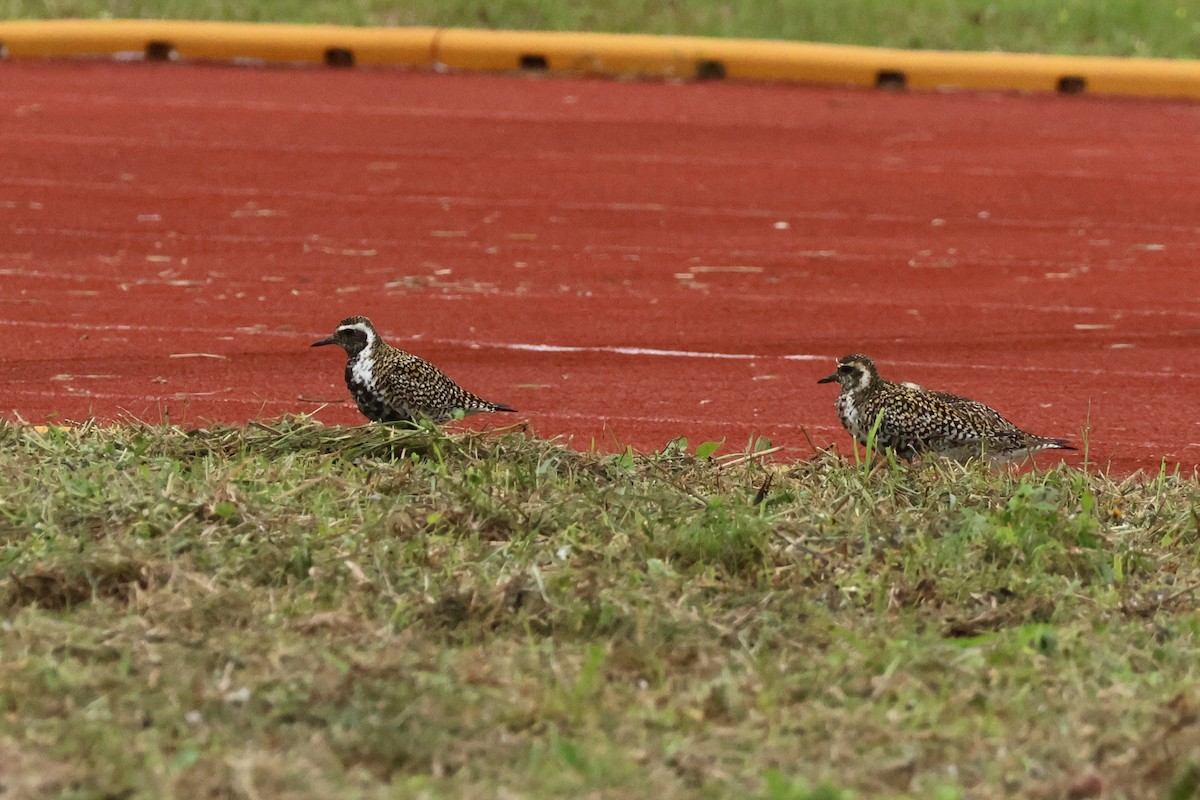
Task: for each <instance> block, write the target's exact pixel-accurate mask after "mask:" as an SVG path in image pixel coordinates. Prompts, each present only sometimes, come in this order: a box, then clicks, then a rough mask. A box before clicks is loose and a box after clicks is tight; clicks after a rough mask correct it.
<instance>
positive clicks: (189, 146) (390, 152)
mask: <svg viewBox="0 0 1200 800" xmlns="http://www.w3.org/2000/svg"><path fill="white" fill-rule="evenodd" d="M0 142H6V143H12V144H15V145H26V146H34V145H43V144H52V145H64V146H67V147H71V148H78V147H124V148H128V149H137V150H139V151H145V150H147V149H154V150H160V151H171V150H202V151H206V152H216V151H228V152H241V153H260V152H265V153H271V154H272V155H278V154H280V153H287V154H291V155H302V156H311V157H320V156H361V157H363V158H368V157H369V158H371V159H372V160H375V161H383V160H387V159H406V158H407V159H428V158H442V159H445V158H454V159H458V160H472V159H484V158H486V159H487V160H489V161H497V160H498V161H511V162H520V161H539V162H540V161H548V162H568V163H580V162H596V163H600V164H630V163H633V164H642V165H653V166H679V167H720V168H738V169H747V168H769V169H772V170H775V171H778V170H787V169H794V170H801V169H803V170H804V171H805V173H806V174H809V175H811V173H812V170H813V166H814V165H813V164H811V163H810V162H807V161H801V160H799V159H788V158H780V159H767V158H745V157H731V158H719V157H715V156H681V155H674V154H657V153H637V152H634V153H604V152H586V153H580V152H577V151H570V150H563V151H556V150H525V151H512V152H503V151H489V152H488V153H487V154H486V155H485V154H482V153H477V154H473V155H472V154H464V153H463V152H462V151H460V150H456V149H453V148H442V147H386V146H384V147H367V146H359V147H350V146H344V145H294V144H287V143H281V142H273V143H270V144H266V145H261V146H251V145H248V144H247V142H246V141H245V140H241V139H230V140H212V139H206V140H195V139H188V140H185V139H170V140H163V139H159V138H135V137H131V136H87V135H79V134H37V135H28V134H20V133H18V134H13V133H0ZM819 166H820V168H822V169H826V170H829V171H836V172H843V173H846V172H849V173H853V174H857V175H873V174H877V173H884V174H889V175H967V176H970V177H975V178H1005V179H1012V178H1023V177H1030V176H1037V177H1039V178H1064V179H1081V180H1103V181H1110V182H1111V181H1112V180H1114V179H1120V180H1126V181H1137V182H1143V183H1157V182H1160V181H1163V180H1169V181H1170V182H1171V183H1172V184H1180V183H1184V184H1187V183H1196V184H1200V177H1193V176H1191V175H1180V174H1179V173H1178V172H1167V171H1165V170H1164V171H1161V172H1144V171H1136V172H1129V171H1125V172H1122V173H1120V175H1119V176H1115V175H1113V174H1111V173H1105V172H1097V171H1092V170H1079V169H1071V170H1054V169H1051V170H1035V169H1024V170H1021V169H1016V168H998V167H972V166H967V167H961V168H957V169H955V168H946V167H944V166H942V165H940V164H927V165H917V166H897V165H895V164H886V163H870V164H864V163H862V162H860V161H857V160H855V161H826V162H823V163H822V164H820V165H819ZM993 222H997V223H1000V221H999V220H993Z"/></svg>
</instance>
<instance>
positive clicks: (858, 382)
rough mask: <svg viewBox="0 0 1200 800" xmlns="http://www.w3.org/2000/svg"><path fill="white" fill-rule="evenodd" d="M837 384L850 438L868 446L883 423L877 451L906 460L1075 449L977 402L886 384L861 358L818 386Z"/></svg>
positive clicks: (842, 364)
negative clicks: (923, 455) (873, 430)
mask: <svg viewBox="0 0 1200 800" xmlns="http://www.w3.org/2000/svg"><path fill="white" fill-rule="evenodd" d="M835 381H836V382H837V383H839V384H840V385H841V387H842V391H841V393H839V394H838V397H837V411H838V417H839V418H840V419H841V421H842V425H843V427H845V428H846V430H847V431H849V432H850V435H851V436H853V437H854V438H855V439H856V440H857V441H858V443H859V444H861V445H864V446H865V445H866V443H867V433H868V431H870V429H871V427H872V426H874V425H875V420H876V419H877V418H879V419H880V422H879V430H878V432H877V433H876V435H875V442H876V445H877V446H878V447H879V448H885V447H886V448H890V449H892V450H895V451H896V453H897V454H898V455H899V456H901V457H903V458H906V459H912V457H913V456H915V455H916V454H918V453H922V452H925V451H931V452H934V453H938V454H940V455H943V456H947V457H949V458H953V459H957V460H965V459H968V458H972V457H980V456H983V457H985V458H988V459H991V460H994V461H1012V460H1016V459H1021V458H1026V457H1028V456H1029V455H1030V454H1032V453H1036V452H1037V451H1039V450H1048V449H1058V450H1074V449H1075V448H1074V447H1072V446H1071V445H1070V444H1069V443H1068V442H1067V441H1066V440H1065V439H1050V438H1047V437H1045V436H1036V435H1034V434H1032V433H1027V432H1025V431H1023V430H1021V429H1020V428H1018V427H1017V426H1016V425H1014V424H1012V423H1011V422H1009V421H1008V420H1007V419H1005V418H1004V417H1003V416H1001V415H1000V413H999V412H998V411H996V410H995V409H993V408H989V407H988V406H985V405H984V404H983V403H980V402H979V401H977V400H971V399H970V398H967V397H960V396H958V395H955V394H950V393H949V392H936V391H931V390H929V389H924V388H922V387H920V386H918V385H917V384H915V383H892V382H891V381H885V380H884V379H883V378H881V377H880V376H879V371H878V370H877V369H875V362H874V361H872V360H871V359H870V358H868V357H866V356H864V355H861V354H858V353H856V354H854V355H849V356H845V357H843V358H841V359H840V360H839V361H838V365H837V371H836V372H834V373H833V374H832V375H829V376H827V377H824V378H821V380H819V381H817V383H833V382H835ZM881 413H882V417H881V418H880V414H881Z"/></svg>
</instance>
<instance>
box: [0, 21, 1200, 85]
mask: <svg viewBox="0 0 1200 800" xmlns="http://www.w3.org/2000/svg"><path fill="white" fill-rule="evenodd" d="M0 44H2V45H3V46H5V47H6V48H7V51H8V54H9V56H11V57H13V58H22V57H37V56H83V55H92V56H96V55H107V56H111V55H119V54H122V53H133V54H146V55H147V56H149V57H160V58H161V57H179V58H185V59H186V58H208V59H222V60H240V59H246V60H258V61H275V62H307V63H316V64H320V63H331V64H350V63H353V64H369V65H381V66H382V65H392V66H416V67H430V66H439V65H444V66H446V67H449V68H452V69H462V70H485V71H492V72H496V71H499V72H507V71H513V70H521V69H525V70H548V71H551V72H566V73H573V74H583V75H645V76H655V77H674V78H717V77H725V78H733V79H746V80H765V81H797V82H805V83H827V84H840V85H852V86H887V87H893V88H899V87H907V88H912V89H938V88H960V89H987V90H1017V91H1032V92H1055V91H1059V92H1069V93H1078V92H1086V93H1089V94H1114V95H1134V96H1143V97H1190V98H1200V62H1197V61H1190V60H1188V61H1185V60H1169V59H1142V58H1106V57H1094V56H1045V55H1031V54H1019V53H966V52H947V51H909V50H893V49H888V48H879V47H857V46H853V45H831V44H811V43H805V42H780V41H767V40H757V39H718V38H704V37H692V36H643V35H631V34H603V33H551V32H538V31H484V30H467V29H460V28H353V27H344V26H335V25H273V24H255V23H223V22H168V21H158V20H53V21H28V22H5V23H0Z"/></svg>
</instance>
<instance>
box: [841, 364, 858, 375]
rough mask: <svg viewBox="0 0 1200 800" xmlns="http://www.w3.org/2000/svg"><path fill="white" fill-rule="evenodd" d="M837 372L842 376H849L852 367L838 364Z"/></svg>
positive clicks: (852, 369) (852, 370)
mask: <svg viewBox="0 0 1200 800" xmlns="http://www.w3.org/2000/svg"><path fill="white" fill-rule="evenodd" d="M838 372H841V373H842V374H844V375H849V374H850V373H851V372H854V367H852V366H850V365H849V364H839V365H838Z"/></svg>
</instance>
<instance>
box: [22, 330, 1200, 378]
mask: <svg viewBox="0 0 1200 800" xmlns="http://www.w3.org/2000/svg"><path fill="white" fill-rule="evenodd" d="M5 326H6V327H26V328H53V329H66V330H77V331H118V332H130V333H162V334H172V335H178V334H181V333H187V334H204V335H208V336H211V337H213V338H214V339H216V338H217V337H220V336H229V335H230V333H231V331H230V330H229V329H224V328H198V327H179V326H170V325H130V324H124V323H86V322H46V321H40V320H24V321H22V320H8V319H0V327H5ZM232 333H235V334H241V335H243V336H268V337H274V338H287V339H294V340H296V341H301V340H308V339H310V338H311V339H317V338H320V337H321V336H324V335H326V332H323V331H318V332H312V331H310V332H308V333H305V332H302V331H278V330H270V329H266V328H264V329H261V330H256V329H247V328H234V329H233V331H232ZM384 334H385V335H386V334H387V331H386V330H385V331H384ZM387 338H388V339H389V340H390V341H393V342H404V343H413V344H438V345H449V346H452V347H461V348H464V349H471V350H513V351H525V352H535V353H611V354H614V355H623V356H632V357H644V358H694V359H715V360H733V361H804V362H809V361H813V362H824V361H827V362H829V363H831V364H832V363H833V362H834V361H836V359H838V358H840V357H841V356H842V355H844V354H843V353H839V354H837V355H833V354H828V353H826V354H819V353H785V354H767V353H721V352H712V351H694V350H674V349H669V348H655V347H632V346H621V345H557V344H546V343H533V342H483V341H479V340H477V339H457V338H444V337H414V336H407V337H405V336H388V337H387ZM230 355H232V356H234V357H240V356H244V355H246V353H243V352H239V353H232V354H230ZM261 355H264V356H265V355H274V356H278V355H280V353H279V352H278V351H272V352H270V353H262V354H261ZM98 357H100V356H93V358H98ZM162 358H163V359H164V360H165V359H166V356H163V357H162ZM887 365H889V366H891V365H899V366H908V367H926V368H934V369H949V370H964V369H966V370H977V371H996V372H1028V373H1050V374H1061V375H1097V376H1118V377H1128V378H1138V379H1159V380H1161V379H1164V378H1173V379H1180V380H1200V372H1166V371H1146V370H1111V369H1102V368H1099V367H1097V368H1092V369H1081V368H1076V367H1063V366H1037V365H1033V366H1030V365H1025V366H1017V365H1013V364H977V363H957V362H950V361H917V360H909V359H888V360H887Z"/></svg>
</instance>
